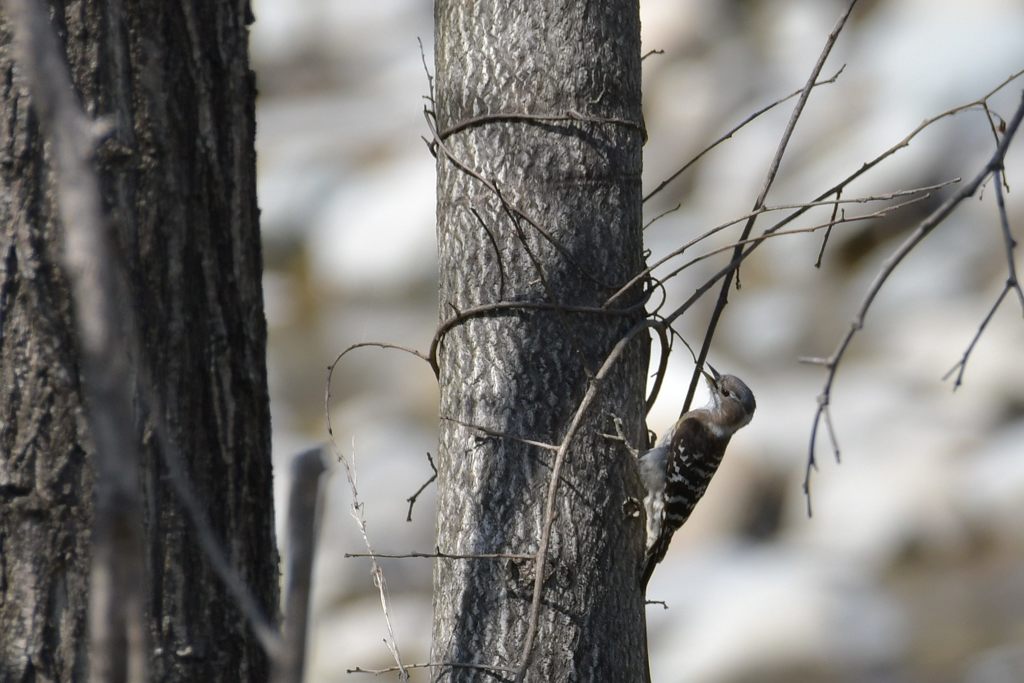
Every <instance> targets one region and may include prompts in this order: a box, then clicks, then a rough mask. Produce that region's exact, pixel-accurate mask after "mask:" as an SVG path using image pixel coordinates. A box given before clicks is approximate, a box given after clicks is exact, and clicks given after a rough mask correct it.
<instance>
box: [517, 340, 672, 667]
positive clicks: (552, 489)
mask: <svg viewBox="0 0 1024 683" xmlns="http://www.w3.org/2000/svg"><path fill="white" fill-rule="evenodd" d="M658 325H660V323H659V322H657V321H653V320H643V321H641V322H640V323H638V324H637V325H636V326H634V327H633V328H632V329H631V330H630V331H629V332H627V333H626V334H625V335H624V336H623V337H622V339H620V340H619V341H618V343H617V344H616V345H615V347H614V348H612V350H611V352H610V353H609V354H608V356H607V358H605V361H604V363H603V364H602V365H601V368H600V369H599V370H598V371H597V374H596V375H594V378H593V379H592V380H591V382H590V386H589V387H587V393H586V394H584V396H583V400H582V401H580V404H579V406H577V408H576V413H575V415H573V418H572V422H571V423H570V424H569V428H568V429H567V430H566V432H565V437H564V438H563V439H562V443H561V444H559V447H558V453H556V454H555V462H554V465H553V466H552V468H551V479H550V481H549V483H548V492H547V500H546V503H545V507H544V526H543V528H542V529H541V536H540V543H539V545H538V548H537V560H536V567H535V569H534V583H533V599H532V600H531V603H530V616H529V620H528V621H527V625H526V636H525V638H524V640H523V651H522V655H521V657H520V660H519V669H518V672H517V673H516V678H515V680H516V681H517V683H518V682H520V681H522V680H523V679H524V677H525V676H526V669H527V667H528V666H529V663H530V656H531V655H532V653H533V641H534V638H535V637H536V634H537V623H538V619H539V616H540V604H541V597H542V593H543V589H544V566H545V564H546V563H547V554H548V547H549V545H550V543H551V528H552V527H553V526H554V522H555V513H556V507H555V502H556V499H557V494H558V482H559V480H560V475H561V471H562V466H563V465H564V464H565V458H566V455H567V453H568V451H569V446H570V445H571V444H572V441H573V439H574V438H575V437H576V434H577V433H578V432H579V430H580V427H582V425H583V418H584V417H585V416H586V413H587V411H588V410H589V408H590V404H591V403H593V401H594V398H595V397H596V396H597V393H598V390H599V389H600V387H601V385H602V383H603V381H604V379H605V377H607V376H608V374H609V373H610V372H611V370H612V368H613V367H614V366H615V363H616V362H617V361H618V360H619V358H620V357H621V356H622V354H623V352H624V351H625V350H626V347H627V346H628V345H629V343H630V342H631V341H632V340H633V338H634V337H636V336H637V335H638V334H640V333H641V332H644V331H646V330H647V329H649V328H655V327H657V326H658Z"/></svg>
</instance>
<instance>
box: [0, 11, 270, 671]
mask: <svg viewBox="0 0 1024 683" xmlns="http://www.w3.org/2000/svg"><path fill="white" fill-rule="evenodd" d="M52 16H53V22H54V25H55V26H56V27H57V29H58V31H59V34H60V37H61V38H62V40H63V41H64V43H65V45H66V49H67V56H68V62H69V64H70V67H71V72H72V76H73V79H74V81H75V83H76V86H77V88H78V90H79V93H80V96H81V98H82V101H83V104H84V106H85V108H86V110H87V111H88V112H89V113H91V114H92V115H94V116H97V117H103V118H105V119H106V120H107V121H109V122H110V124H111V125H112V130H113V132H112V134H111V136H110V137H109V138H108V139H107V140H105V141H104V142H103V144H102V145H101V147H100V149H99V153H98V158H97V167H98V169H99V171H100V174H101V182H102V184H103V193H104V203H105V206H106V208H107V211H108V212H109V216H110V218H111V222H112V224H113V227H114V231H115V233H116V234H115V241H116V243H117V248H118V253H119V258H120V261H121V265H122V267H124V268H125V269H126V271H127V273H128V276H129V284H130V287H131V290H132V301H131V302H130V303H131V305H132V306H133V307H134V309H135V311H136V321H137V323H138V324H139V327H140V335H141V343H142V352H141V354H140V358H137V359H133V362H134V363H136V364H137V365H138V367H139V368H140V369H139V374H140V376H141V375H142V374H143V373H144V372H148V373H149V374H150V375H151V376H152V377H153V378H155V380H156V384H157V389H158V391H159V392H160V393H161V395H162V398H163V403H164V407H165V409H166V414H165V415H164V416H163V418H162V420H163V421H164V422H165V423H166V424H167V425H168V426H169V428H170V436H171V439H172V440H173V441H174V442H176V443H177V444H178V446H179V448H180V450H181V452H182V453H183V454H184V455H185V457H186V459H187V461H188V462H187V463H186V467H187V469H188V471H189V475H190V478H191V479H192V481H193V483H194V486H195V487H196V490H197V494H198V495H199V497H200V498H201V499H202V500H206V501H209V503H208V512H209V516H210V517H211V519H212V521H213V525H214V527H215V531H216V533H217V534H218V536H219V537H220V538H221V539H223V542H224V544H225V548H226V549H227V552H228V555H229V556H230V557H231V558H232V561H233V562H234V564H235V565H236V566H237V567H238V568H239V569H240V572H241V574H242V577H243V578H244V579H245V580H246V581H247V583H248V584H249V586H250V587H251V589H252V590H253V592H254V593H255V594H256V596H257V597H258V598H259V599H260V601H261V602H262V604H263V607H264V609H265V610H266V611H267V612H269V613H274V611H275V610H276V604H277V603H276V596H277V571H276V566H277V563H276V550H275V546H274V538H273V511H272V505H271V500H272V498H271V469H270V442H269V410H268V403H267V390H266V374H265V361H264V352H265V342H266V328H265V322H264V317H263V308H262V295H261V288H260V281H261V270H262V264H261V255H260V246H259V232H258V211H257V208H256V197H255V163H254V162H255V160H254V152H253V139H254V119H253V102H254V96H255V89H254V83H253V78H252V74H251V71H250V70H249V67H248V57H247V30H246V23H247V21H249V20H250V17H249V16H248V7H247V5H246V3H244V2H243V3H230V2H226V1H225V0H218V1H216V2H209V3H198V4H197V3H192V2H175V1H172V2H167V1H165V0H140V1H139V2H134V3H126V4H124V5H122V3H120V2H116V1H114V0H110V1H108V2H98V3H75V4H67V5H65V4H63V3H59V2H58V3H54V7H53V9H52ZM0 126H2V131H3V133H2V135H0V231H2V232H0V680H5V681H6V680H13V681H35V680H60V681H77V680H84V677H85V672H86V671H87V668H88V667H87V657H88V653H87V651H86V644H87V639H86V637H85V636H86V623H87V615H86V606H87V604H88V575H89V574H88V570H89V556H90V539H89V529H90V526H91V517H92V512H93V508H92V485H93V472H92V463H91V448H92V447H91V444H90V438H89V435H88V433H87V428H86V426H85V422H84V419H83V409H82V404H81V398H80V395H81V391H80V389H81V388H80V379H79V378H80V363H79V358H78V351H77V348H76V347H77V342H76V339H75V335H74V327H73V325H72V323H71V314H70V298H69V292H68V288H67V283H66V281H65V278H64V277H63V275H62V273H61V271H60V267H59V264H60V263H61V260H60V254H61V249H62V239H61V237H62V231H61V228H60V225H59V223H58V220H57V212H56V207H55V202H54V192H55V188H54V186H53V182H52V177H51V175H50V172H49V171H48V169H47V165H46V159H47V156H48V152H47V149H46V147H45V146H44V145H43V142H42V139H41V137H40V134H39V130H38V125H37V121H36V118H35V115H34V113H33V112H32V110H31V103H30V101H29V98H28V94H27V89H26V88H25V83H24V81H23V79H22V75H21V74H20V73H19V70H18V67H17V66H16V65H15V64H14V63H13V61H12V53H11V49H10V33H9V27H8V26H6V24H5V22H4V19H3V17H2V16H0ZM143 368H148V369H147V370H143ZM136 398H137V404H136V421H137V425H136V428H137V431H138V433H139V438H140V441H141V443H142V462H141V463H140V471H141V479H142V481H141V487H142V491H143V494H144V496H143V498H144V501H145V506H146V508H145V514H144V519H143V522H144V529H145V540H146V548H147V570H148V576H149V582H150V584H149V589H150V590H149V594H150V596H151V597H150V603H149V605H148V627H149V635H150V643H151V646H152V648H153V650H152V653H151V661H150V665H149V669H150V675H151V678H152V680H155V681H161V680H166V681H172V680H173V681H180V680H204V681H206V680H209V681H218V680H231V681H234V680H262V679H265V678H266V676H267V673H268V666H267V662H266V658H265V657H264V656H263V654H262V651H261V650H260V649H259V647H258V645H257V643H256V641H255V639H254V638H253V637H252V635H251V633H250V632H249V631H248V629H247V627H246V626H245V624H244V623H243V621H242V619H241V617H240V615H239V614H238V611H237V609H236V608H235V607H234V604H233V602H232V601H231V599H230V598H229V597H228V595H227V593H226V592H225V590H224V588H223V586H222V585H221V584H220V583H219V581H218V580H217V579H216V578H215V577H214V576H213V574H212V573H211V571H210V570H209V567H208V564H207V562H206V560H205V558H204V557H203V556H202V554H201V553H200V551H199V549H198V546H197V544H196V542H195V537H194V533H193V530H192V529H191V528H190V527H189V526H188V524H187V522H186V520H185V517H184V514H183V512H182V510H181V507H180V505H179V502H178V501H177V500H176V498H175V496H174V495H173V494H172V492H171V489H170V486H169V485H168V483H167V482H166V470H165V468H164V466H163V464H162V463H161V459H160V457H159V454H158V451H157V446H156V443H155V441H156V440H155V438H154V436H153V432H154V428H155V424H156V423H157V421H158V420H157V417H156V416H155V415H154V414H153V413H152V410H151V409H152V406H150V405H148V402H147V399H146V396H145V394H144V392H142V391H141V390H140V392H139V394H138V395H137V397H136Z"/></svg>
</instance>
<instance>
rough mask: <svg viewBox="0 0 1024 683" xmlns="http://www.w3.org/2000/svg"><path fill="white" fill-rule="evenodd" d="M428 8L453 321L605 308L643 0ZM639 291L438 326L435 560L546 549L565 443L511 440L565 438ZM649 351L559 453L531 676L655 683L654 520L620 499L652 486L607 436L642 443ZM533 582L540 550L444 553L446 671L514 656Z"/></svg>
mask: <svg viewBox="0 0 1024 683" xmlns="http://www.w3.org/2000/svg"><path fill="white" fill-rule="evenodd" d="M435 19H436V55H437V56H436V60H437V61H436V70H437V83H436V87H437V92H436V102H435V109H436V118H437V127H438V137H439V139H440V140H441V143H440V145H439V146H438V148H437V158H438V162H437V172H438V181H437V184H438V190H437V192H438V208H437V214H438V215H437V220H438V242H439V250H440V279H441V288H440V315H441V318H442V320H447V319H450V318H452V317H453V316H456V315H459V313H460V312H463V311H466V310H467V309H470V308H471V307H474V306H479V305H482V304H490V303H495V302H498V301H516V302H533V303H539V304H542V305H543V304H550V303H558V304H561V305H563V306H573V307H599V306H601V304H602V303H603V302H604V300H605V299H606V298H607V296H608V295H609V294H610V293H611V292H612V291H614V290H615V289H616V288H617V286H618V285H621V284H622V283H623V282H625V281H626V280H628V279H629V277H630V276H632V275H633V274H635V273H636V272H637V271H638V270H639V269H640V268H642V265H643V254H642V233H641V201H640V171H641V147H642V144H643V127H642V119H641V109H640V36H639V28H640V27H639V18H638V7H637V2H636V0H601V1H599V2H590V3H579V2H574V1H573V0H546V1H545V2H527V1H526V0H507V1H506V2H493V3H475V2H469V1H468V0H439V1H438V2H437V3H436V5H435ZM528 116H534V117H537V116H544V117H551V118H550V119H549V120H546V121H540V120H536V119H532V120H530V119H528V118H527V117H528ZM478 117H483V118H478ZM471 119H476V120H473V121H471ZM466 123H468V124H469V125H462V124H466ZM450 130H451V131H454V132H452V133H451V134H450V135H449V134H447V133H446V131H450ZM473 174H476V175H477V176H479V177H475V176H474V175H473ZM499 193H500V197H499ZM474 211H475V212H476V214H474ZM542 231H543V232H546V233H548V235H549V237H546V236H544V235H543V234H542ZM638 298H639V295H638V294H637V295H636V296H634V297H633V299H632V301H631V302H627V305H628V304H629V303H631V304H633V305H634V308H633V309H632V310H631V312H630V313H628V314H618V315H600V314H594V313H581V312H571V311H565V310H563V311H553V310H542V309H541V310H538V308H537V307H534V308H531V309H529V310H526V309H523V310H503V311H500V312H491V313H489V314H483V315H477V316H474V317H471V318H469V319H467V320H465V321H463V322H461V323H460V324H459V325H457V326H455V327H454V328H453V329H452V330H451V332H450V333H449V334H448V335H447V336H446V337H445V339H444V341H443V343H442V345H441V349H440V356H439V364H440V384H441V418H442V425H441V443H440V457H439V460H438V489H439V491H438V493H439V499H438V517H437V543H438V546H439V548H440V551H441V552H442V553H463V554H473V553H510V554H513V553H535V552H537V550H538V546H539V543H540V537H541V534H542V529H543V527H544V522H545V519H544V518H545V513H544V510H545V504H546V498H547V495H548V486H549V482H550V476H551V473H552V467H553V465H554V460H555V454H554V452H553V451H551V450H548V449H543V448H538V447H535V446H530V445H528V444H526V443H524V442H522V441H521V440H517V439H516V438H515V437H519V438H520V439H531V440H536V441H542V442H546V443H548V444H553V445H558V444H559V443H560V442H561V440H562V439H563V437H564V436H565V435H566V432H567V428H568V426H569V424H570V422H571V421H572V418H573V415H574V413H575V411H576V409H577V407H578V405H579V403H580V401H581V399H582V398H583V396H584V393H585V392H586V390H587V388H588V386H589V382H590V379H591V378H592V377H593V376H594V374H595V373H596V372H597V371H598V369H599V368H600V367H601V364H602V363H603V361H604V360H605V358H606V357H607V355H608V354H609V352H610V351H611V349H612V348H613V346H614V345H615V344H616V342H618V341H619V340H620V339H622V338H623V336H624V334H625V333H626V332H627V331H628V330H630V329H631V328H633V327H634V325H636V323H637V322H638V321H639V320H641V319H642V318H643V316H644V313H643V311H642V310H639V309H640V308H641V306H639V305H638ZM647 351H648V344H647V339H646V335H639V336H637V337H635V338H634V341H632V342H631V343H630V344H629V345H628V346H627V347H626V353H625V355H624V356H623V357H622V359H621V360H620V361H619V362H618V363H617V364H616V365H615V366H614V370H613V372H612V374H611V375H610V376H609V377H608V379H607V380H606V381H605V382H604V383H603V384H602V385H601V388H600V391H599V393H598V395H597V400H596V401H595V402H594V403H593V405H591V406H590V408H589V410H588V411H587V413H586V415H585V420H584V423H583V429H582V430H581V432H580V433H579V434H578V435H576V436H575V438H574V439H573V441H572V442H571V444H572V445H571V448H570V449H569V450H568V452H567V454H566V458H565V464H564V467H563V469H562V470H561V474H560V477H559V480H558V488H557V491H556V494H555V495H556V497H555V501H556V505H555V507H554V510H555V517H554V525H553V527H552V531H551V537H550V549H549V550H548V552H547V556H546V562H545V564H544V566H545V572H544V575H543V581H542V588H543V593H542V601H541V604H540V609H539V614H538V620H537V623H536V628H537V633H536V638H535V639H534V641H533V644H532V653H531V655H532V656H531V657H530V658H529V662H528V668H527V669H526V678H527V679H528V680H533V681H570V680H607V681H613V680H614V681H629V680H642V678H643V675H644V671H645V669H646V633H645V620H644V599H643V595H642V594H641V592H640V584H639V581H640V578H639V568H640V564H641V555H642V550H643V535H644V532H643V520H642V518H639V517H631V516H630V515H629V514H627V512H626V509H625V508H624V504H625V503H626V501H627V499H628V498H629V497H639V496H640V493H639V490H640V484H639V479H638V477H637V474H636V470H635V465H634V462H633V460H632V456H631V455H630V454H629V452H628V451H627V449H626V448H624V447H623V445H622V444H621V442H617V441H615V440H614V439H610V438H608V437H607V436H606V435H605V434H608V433H611V434H614V433H615V427H614V426H613V422H612V417H613V416H615V417H618V418H621V420H622V421H623V424H624V429H625V433H626V434H627V436H628V437H629V438H630V441H631V442H632V443H633V444H634V445H637V444H639V443H641V440H642V436H641V435H643V434H644V433H645V432H644V427H643V424H644V421H643V416H644V410H643V390H644V379H645V371H646V367H647ZM460 423H463V424H460ZM467 424H469V425H478V426H480V427H484V428H487V429H489V430H492V434H491V435H485V434H484V433H482V432H481V431H480V430H478V429H474V428H472V427H467V426H466V425H467ZM495 432H498V433H504V434H505V435H506V436H503V437H502V436H494V435H493V434H494V433H495ZM602 433H604V434H602ZM627 507H628V506H627ZM534 577H535V564H534V562H533V561H532V560H519V559H499V560H493V559H471V560H451V559H445V560H438V561H436V564H435V570H434V627H433V653H432V661H433V662H434V663H435V670H434V674H435V677H440V678H443V679H444V680H468V679H477V678H480V677H481V669H479V668H471V667H468V666H460V665H466V664H473V665H477V666H483V667H497V668H501V669H512V670H515V669H517V668H518V667H519V665H520V663H521V659H522V656H523V649H524V641H525V639H526V635H527V631H528V630H529V621H530V614H531V601H532V598H533V591H534ZM494 673H496V675H498V676H499V680H510V679H511V678H512V675H511V674H510V673H508V672H494Z"/></svg>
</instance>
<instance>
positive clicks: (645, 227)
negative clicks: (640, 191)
mask: <svg viewBox="0 0 1024 683" xmlns="http://www.w3.org/2000/svg"><path fill="white" fill-rule="evenodd" d="M682 206H683V203H682V202H679V203H678V204H676V205H675V206H673V207H672V208H671V209H665V210H664V211H662V212H661V213H659V214H658V215H657V216H655V217H654V218H652V219H651V220H649V221H647V222H646V223H644V227H643V229H644V230H647V228H649V227H651V226H652V225H654V224H655V223H657V222H658V221H659V220H661V219H662V218H664V217H665V216H667V215H669V214H670V213H672V212H674V211H678V210H679V209H681V208H682Z"/></svg>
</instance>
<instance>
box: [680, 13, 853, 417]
mask: <svg viewBox="0 0 1024 683" xmlns="http://www.w3.org/2000/svg"><path fill="white" fill-rule="evenodd" d="M856 4H857V0H851V1H850V4H849V5H848V6H847V7H846V11H845V12H844V13H843V15H842V16H841V17H839V20H838V21H837V22H836V25H835V27H834V28H833V29H832V32H831V33H829V35H828V39H827V40H826V41H825V47H823V48H822V50H821V54H820V55H819V56H818V62H817V63H816V64H815V65H814V68H813V69H812V70H811V76H810V78H808V79H807V84H806V85H805V86H804V88H803V90H802V91H801V93H800V98H799V99H798V100H797V102H796V106H795V107H794V108H793V114H792V115H791V116H790V117H789V122H788V123H787V124H786V130H785V131H784V132H783V134H782V139H781V140H779V146H778V149H777V150H776V151H775V156H774V157H773V158H772V162H771V164H770V165H769V167H768V173H767V174H766V175H765V179H764V185H763V187H762V188H761V192H760V194H758V196H757V200H756V201H755V202H754V209H753V210H754V211H757V210H758V209H760V208H762V207H763V206H764V205H765V200H766V199H767V198H768V191H769V190H771V187H772V184H773V183H774V182H775V176H776V175H777V174H778V172H779V165H780V164H781V163H782V156H783V154H785V152H786V147H787V146H788V145H789V140H790V138H791V137H792V135H793V131H794V130H795V129H796V123H797V121H798V120H799V119H800V114H802V113H803V110H804V105H805V104H806V103H807V98H808V97H809V96H810V94H811V90H812V89H813V88H814V84H815V82H816V81H817V80H818V75H819V74H820V73H821V70H822V69H823V68H824V67H825V60H826V59H828V56H829V54H830V53H831V52H832V46H833V45H835V43H836V40H837V39H838V38H839V34H840V32H841V31H842V30H843V26H844V25H845V24H846V20H847V18H849V16H850V13H851V12H853V8H854V7H855V6H856ZM755 220H756V216H752V217H750V218H749V219H748V220H747V222H746V224H745V225H744V226H743V232H742V233H741V235H740V241H743V240H746V239H747V238H748V237H749V236H750V232H751V231H752V230H753V229H754V221H755ZM742 255H743V247H742V246H740V245H737V246H736V248H735V250H734V252H733V261H734V262H735V263H736V265H735V267H733V268H732V269H730V270H729V272H728V273H727V274H726V275H725V279H724V280H723V282H722V287H721V289H720V290H719V293H718V301H717V302H716V303H715V308H714V311H712V313H711V320H710V321H709V322H708V329H707V332H706V333H705V334H704V343H703V344H702V345H701V348H700V353H699V354H698V356H697V365H696V366H695V367H694V369H693V375H692V377H691V378H690V387H689V389H687V391H686V400H685V401H684V402H683V409H682V412H681V413H680V415H681V414H683V413H685V412H686V411H688V410H689V409H690V405H691V404H692V403H693V396H694V394H695V393H696V391H697V383H698V381H699V380H700V377H701V370H703V368H704V361H705V360H706V359H707V356H708V351H709V350H710V349H711V340H712V339H714V336H715V330H716V329H717V327H718V321H719V319H720V318H721V317H722V311H724V310H725V306H726V304H727V303H728V297H729V287H730V286H731V285H732V279H733V276H734V275H735V274H737V272H738V269H739V262H740V261H741V260H742Z"/></svg>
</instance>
